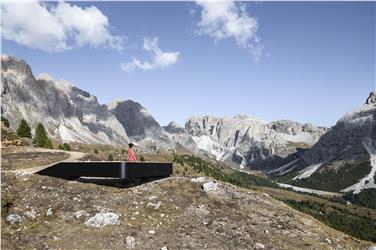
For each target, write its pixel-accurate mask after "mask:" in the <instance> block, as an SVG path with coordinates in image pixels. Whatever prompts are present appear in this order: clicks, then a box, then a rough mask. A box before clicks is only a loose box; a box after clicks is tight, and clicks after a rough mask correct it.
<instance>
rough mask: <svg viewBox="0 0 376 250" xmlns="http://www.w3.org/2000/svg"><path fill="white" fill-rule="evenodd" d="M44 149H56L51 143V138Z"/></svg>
mask: <svg viewBox="0 0 376 250" xmlns="http://www.w3.org/2000/svg"><path fill="white" fill-rule="evenodd" d="M44 147H45V148H50V149H53V148H54V147H53V146H52V141H51V140H50V139H49V138H47V140H46V143H45V144H44Z"/></svg>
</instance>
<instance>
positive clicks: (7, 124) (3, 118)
mask: <svg viewBox="0 0 376 250" xmlns="http://www.w3.org/2000/svg"><path fill="white" fill-rule="evenodd" d="M1 121H2V122H3V123H4V126H5V127H7V128H9V121H8V119H7V118H5V117H4V116H2V117H1Z"/></svg>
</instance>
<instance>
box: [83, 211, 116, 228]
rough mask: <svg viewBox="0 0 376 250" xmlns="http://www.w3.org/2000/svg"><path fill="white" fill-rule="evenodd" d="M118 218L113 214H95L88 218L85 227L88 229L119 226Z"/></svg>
mask: <svg viewBox="0 0 376 250" xmlns="http://www.w3.org/2000/svg"><path fill="white" fill-rule="evenodd" d="M119 224H120V222H119V216H118V215H117V214H115V213H102V212H101V213H97V214H96V215H94V216H93V217H91V218H89V219H88V220H87V221H86V222H85V225H87V226H90V227H104V226H107V225H119Z"/></svg>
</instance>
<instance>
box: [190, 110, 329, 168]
mask: <svg viewBox="0 0 376 250" xmlns="http://www.w3.org/2000/svg"><path fill="white" fill-rule="evenodd" d="M185 128H186V130H187V132H188V133H189V134H190V135H192V136H193V138H194V140H195V141H196V143H197V145H198V147H199V148H200V149H202V150H204V151H207V152H209V153H211V154H214V155H215V156H216V158H217V160H222V161H229V162H233V163H235V164H238V165H240V167H241V168H251V169H263V170H264V169H266V168H270V167H272V166H273V165H276V164H278V161H279V160H281V159H283V158H284V157H286V156H287V155H289V154H291V153H295V152H296V148H308V147H310V146H312V145H313V144H314V143H315V142H316V141H317V140H318V139H319V138H320V136H321V135H323V134H324V133H325V132H326V131H327V129H324V128H317V127H315V126H313V125H311V124H300V123H297V122H293V121H288V120H281V121H276V122H271V123H267V122H265V121H262V120H259V119H257V118H254V117H249V116H246V115H237V116H235V117H223V118H220V117H212V116H193V117H191V118H189V119H188V120H187V122H186V124H185Z"/></svg>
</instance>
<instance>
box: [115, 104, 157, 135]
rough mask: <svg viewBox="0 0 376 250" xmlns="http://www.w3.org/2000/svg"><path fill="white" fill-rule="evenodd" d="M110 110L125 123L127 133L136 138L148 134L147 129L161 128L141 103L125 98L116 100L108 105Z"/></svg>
mask: <svg viewBox="0 0 376 250" xmlns="http://www.w3.org/2000/svg"><path fill="white" fill-rule="evenodd" d="M108 108H109V110H110V112H111V113H112V114H113V115H115V117H116V118H117V119H118V120H119V122H120V123H121V124H122V125H123V127H124V129H125V131H127V134H128V135H129V136H131V137H134V138H135V139H143V138H144V137H146V136H147V130H160V129H161V126H160V125H159V123H158V122H157V121H156V120H155V119H154V117H153V116H152V115H151V114H150V112H149V111H148V110H147V109H145V108H144V107H143V106H142V105H141V104H140V103H138V102H135V101H132V100H125V101H119V100H117V101H114V102H111V103H110V104H109V105H108Z"/></svg>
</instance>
